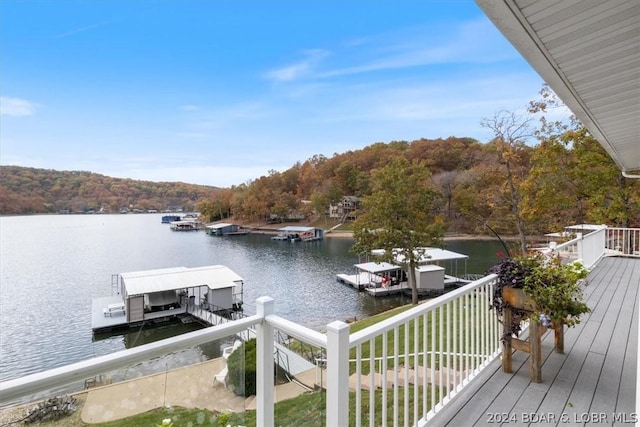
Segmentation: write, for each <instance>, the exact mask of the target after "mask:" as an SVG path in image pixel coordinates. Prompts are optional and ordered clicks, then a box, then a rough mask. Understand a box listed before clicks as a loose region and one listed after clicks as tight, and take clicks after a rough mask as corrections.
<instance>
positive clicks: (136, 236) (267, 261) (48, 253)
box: [0, 214, 501, 380]
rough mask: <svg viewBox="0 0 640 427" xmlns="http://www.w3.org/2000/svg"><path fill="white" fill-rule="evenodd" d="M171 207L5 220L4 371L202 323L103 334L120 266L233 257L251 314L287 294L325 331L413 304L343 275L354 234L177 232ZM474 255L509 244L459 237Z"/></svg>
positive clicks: (0, 299)
mask: <svg viewBox="0 0 640 427" xmlns="http://www.w3.org/2000/svg"><path fill="white" fill-rule="evenodd" d="M160 219H161V215H154V214H148V215H50V216H28V217H3V218H0V249H1V250H0V380H7V379H12V378H16V377H20V376H23V375H25V374H30V373H34V372H39V371H42V370H45V369H50V368H53V367H57V366H61V365H66V364H69V363H73V362H77V361H80V360H85V359H88V358H91V357H94V356H99V355H103V354H108V353H112V352H115V351H118V350H122V349H124V348H130V347H132V346H136V345H140V344H144V343H148V342H152V341H156V340H158V339H162V338H166V337H169V336H173V335H175V334H178V333H182V332H186V331H188V330H192V329H193V328H196V327H197V326H196V325H191V326H185V325H181V324H179V325H166V326H162V327H156V328H152V329H143V330H131V331H130V332H129V333H127V334H120V335H112V336H107V337H100V339H94V337H93V336H92V332H91V314H90V310H91V300H92V298H95V297H101V296H108V295H110V294H111V275H112V274H116V273H123V272H129V271H138V270H149V269H157V268H167V267H176V266H185V267H197V266H203V265H213V264H222V265H226V266H227V267H229V268H231V269H232V270H233V271H235V272H236V273H238V274H239V275H240V276H241V277H242V278H243V279H244V283H245V284H244V302H245V313H247V314H254V313H255V300H256V299H257V298H258V297H260V296H264V295H268V296H271V297H273V298H274V299H275V304H276V313H277V314H279V315H281V316H283V317H286V318H287V319H290V320H293V321H296V322H299V323H301V324H303V325H306V326H308V327H310V328H313V329H316V330H323V329H324V326H325V325H326V324H327V323H330V322H331V321H333V320H344V319H346V318H348V317H353V316H357V317H358V318H361V317H365V316H369V315H371V314H375V313H378V312H381V311H384V310H386V309H389V308H392V307H395V306H398V305H401V304H404V303H407V302H409V300H408V299H406V298H403V297H392V298H372V297H370V296H368V295H367V294H366V293H362V292H357V291H355V290H354V289H352V288H350V287H347V286H345V285H343V284H341V283H338V282H337V281H336V278H335V276H336V274H337V273H351V272H352V271H353V264H354V263H355V262H357V260H356V258H355V257H354V256H353V255H351V254H349V252H348V251H349V248H350V247H351V245H352V243H353V241H352V240H351V239H343V238H327V239H325V240H324V241H321V242H312V243H301V242H299V243H295V244H291V243H288V242H275V241H272V240H270V238H269V236H266V235H248V236H235V237H222V238H221V237H213V236H209V235H207V234H206V233H204V232H173V231H171V230H170V229H169V226H168V225H167V224H162V223H161V221H160ZM448 247H449V248H450V249H452V250H456V251H459V252H463V253H466V254H467V255H469V256H470V260H469V264H468V272H469V273H483V272H484V271H485V270H486V269H487V268H488V267H489V266H490V265H492V264H493V263H494V262H495V260H496V255H495V254H496V252H497V251H499V250H500V249H501V245H500V244H499V242H494V241H489V242H479V241H470V242H469V241H467V242H462V241H456V242H449V243H448ZM222 345H224V343H211V344H210V345H207V346H200V347H198V348H194V349H190V350H185V351H183V352H180V353H177V354H172V355H169V356H166V357H163V358H160V359H159V360H156V361H153V363H152V362H149V363H145V364H141V365H139V366H134V367H131V368H130V369H128V370H127V372H120V373H118V374H116V376H119V377H120V378H126V377H132V376H136V375H140V374H143V373H146V372H148V371H149V370H153V369H156V368H155V367H152V366H149V365H152V364H154V363H155V364H156V365H158V364H159V365H161V367H162V369H165V368H173V367H177V366H180V365H183V364H188V363H195V362H197V361H200V360H206V359H208V358H211V357H216V356H219V354H220V347H221V346H222Z"/></svg>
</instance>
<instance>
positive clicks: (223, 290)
mask: <svg viewBox="0 0 640 427" xmlns="http://www.w3.org/2000/svg"><path fill="white" fill-rule="evenodd" d="M112 292H113V293H114V294H112V295H111V296H110V297H101V298H94V299H93V301H92V308H91V312H92V315H91V328H92V330H93V332H94V333H95V332H105V331H109V330H113V329H118V328H124V327H128V326H137V325H140V324H142V323H143V322H146V321H153V322H158V321H162V320H168V319H170V318H175V317H178V316H187V315H190V316H192V317H196V318H198V319H200V320H202V321H204V322H206V323H211V317H212V316H217V317H220V316H225V315H229V313H231V312H233V311H236V310H239V309H240V308H241V307H242V296H243V279H242V278H241V277H240V276H238V275H237V274H236V273H235V272H233V271H232V270H231V269H229V268H228V267H225V266H222V265H211V266H204V267H194V268H187V267H173V268H164V269H157V270H145V271H135V272H129V273H121V274H116V275H114V276H113V278H112ZM202 313H206V315H205V316H202V315H199V314H202Z"/></svg>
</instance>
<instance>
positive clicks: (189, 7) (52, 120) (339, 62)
mask: <svg viewBox="0 0 640 427" xmlns="http://www.w3.org/2000/svg"><path fill="white" fill-rule="evenodd" d="M541 86H542V80H541V79H540V77H539V76H538V75H537V74H536V73H535V72H534V71H533V70H532V68H531V67H530V66H529V65H528V64H527V63H526V62H525V61H524V59H522V58H521V56H520V55H519V54H518V52H517V51H516V50H515V49H514V48H513V47H512V46H511V45H510V44H509V43H508V42H507V41H506V40H505V39H504V37H503V36H502V35H501V34H500V33H499V32H498V30H496V29H495V27H494V26H493V25H492V24H491V22H490V21H489V20H488V19H487V18H486V17H485V16H484V14H483V13H482V12H481V10H480V9H479V8H478V7H477V6H476V4H475V3H474V2H473V1H471V0H469V1H427V0H419V1H418V0H417V1H395V2H392V1H383V0H378V1H370V0H368V1H359V0H350V1H330V0H325V1H318V0H298V1H279V0H262V1H257V0H255V1H247V0H233V1H232V0H224V1H222V0H208V1H204V0H198V1H193V0H184V1H177V0H159V1H143V0H138V1H119V0H108V1H101V0H90V1H89V0H85V1H61V0H43V1H36V0H33V1H16V0H2V3H1V4H0V95H1V96H2V99H1V102H0V107H1V116H0V119H1V122H0V125H1V126H0V163H1V164H3V165H19V166H28V167H36V168H48V169H56V170H85V171H91V172H96V173H101V174H104V175H108V176H113V177H120V178H133V179H141V180H150V181H183V182H188V183H193V184H203V185H215V186H220V187H229V186H232V185H239V184H242V183H244V182H247V181H249V180H252V179H256V178H259V177H260V176H262V175H266V174H268V171H269V170H278V171H283V170H286V169H288V168H289V167H291V166H292V165H293V164H294V163H295V162H296V161H304V160H306V159H308V158H310V157H312V156H313V155H315V154H323V155H325V156H327V157H331V156H332V155H333V154H334V153H342V152H345V151H349V150H357V149H360V148H363V147H365V146H367V145H371V144H373V143H376V142H390V141H399V140H404V141H412V140H415V139H419V138H439V137H443V138H446V137H448V136H459V137H464V136H468V137H473V138H477V139H478V140H480V141H482V142H486V141H488V140H489V139H490V137H491V134H490V133H489V132H488V131H487V130H486V129H483V128H482V127H481V126H480V121H481V120H482V119H483V118H485V117H491V116H493V115H494V114H495V113H496V112H497V111H499V110H502V109H508V110H519V109H522V108H524V107H525V106H526V104H527V103H528V102H529V101H530V100H533V99H535V98H536V96H537V93H538V91H539V90H540V88H541Z"/></svg>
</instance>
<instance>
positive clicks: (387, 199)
mask: <svg viewBox="0 0 640 427" xmlns="http://www.w3.org/2000/svg"><path fill="white" fill-rule="evenodd" d="M372 189H373V191H372V193H371V195H369V196H366V197H364V198H363V199H362V208H361V210H360V211H359V213H358V219H356V220H355V222H354V224H353V237H354V239H355V244H354V245H353V247H352V249H351V251H352V252H353V253H356V254H364V253H366V254H370V253H371V251H372V250H374V249H383V250H384V255H383V256H382V257H381V259H382V260H384V261H389V262H393V261H396V260H397V259H401V260H404V264H405V267H406V269H407V271H408V278H409V285H410V287H411V294H412V298H411V300H412V303H413V304H417V303H418V289H417V285H416V272H415V270H416V267H418V264H419V260H420V259H421V258H422V257H423V256H424V248H425V247H428V246H436V245H440V244H441V242H442V238H443V236H444V225H443V221H442V219H441V218H440V216H439V215H438V213H437V212H438V206H439V202H440V199H441V197H440V194H439V193H438V192H437V191H436V190H435V189H433V188H432V187H431V186H430V185H429V172H428V171H427V170H426V169H425V168H424V167H423V166H422V165H420V164H417V163H413V164H412V163H410V162H409V161H408V160H406V159H405V158H403V157H398V158H396V159H394V160H393V161H391V162H390V163H389V164H388V165H387V166H385V167H383V168H382V169H379V170H377V171H374V173H373V176H372Z"/></svg>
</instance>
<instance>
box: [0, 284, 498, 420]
mask: <svg viewBox="0 0 640 427" xmlns="http://www.w3.org/2000/svg"><path fill="white" fill-rule="evenodd" d="M494 281H495V275H491V276H487V277H485V278H482V279H480V280H478V281H476V282H473V283H470V284H468V285H465V286H464V287H462V288H460V289H457V290H455V291H452V292H450V293H447V294H445V295H443V296H441V297H439V298H436V299H433V300H431V301H428V302H426V303H424V304H420V305H418V306H416V307H413V308H411V309H409V310H407V311H405V312H403V313H401V314H399V315H396V316H394V317H392V318H389V319H386V320H384V321H382V322H380V323H378V324H375V325H373V326H370V327H368V328H367V329H365V330H362V331H359V332H357V333H354V334H352V335H349V325H347V324H346V323H344V322H339V321H336V322H333V323H331V324H329V325H327V333H326V334H322V333H320V332H317V331H314V330H311V329H309V328H306V327H304V326H301V325H298V324H297V323H294V322H291V321H289V320H287V319H284V318H282V317H280V316H277V315H275V314H274V301H273V299H271V298H269V297H262V298H258V300H257V314H256V315H254V316H249V317H246V318H242V319H239V320H236V321H233V322H228V323H224V324H220V325H216V326H212V327H209V328H206V329H202V330H199V331H195V332H190V333H187V334H183V335H180V336H177V337H173V338H169V339H165V340H162V341H158V342H155V343H151V344H147V345H143V346H140V347H136V348H134V349H129V350H123V351H120V352H117V353H114V354H110V355H106V356H101V357H97V358H94V359H90V360H87V361H82V362H78V363H74V364H71V365H67V366H64V367H61V368H56V369H52V370H49V371H45V372H41V373H36V374H32V375H28V376H25V377H22V378H18V379H14V380H9V381H5V382H3V383H0V404H3V405H4V404H6V403H7V402H12V401H15V400H16V399H19V398H21V397H24V396H30V395H34V394H37V393H42V392H45V391H47V390H52V389H54V388H60V387H63V386H65V385H68V384H73V383H78V382H83V381H84V380H85V379H87V378H90V377H95V376H97V375H100V374H104V373H107V372H110V371H113V370H116V369H121V368H125V367H127V366H130V365H132V364H135V363H139V362H141V361H144V360H148V359H151V358H154V357H159V356H162V355H165V354H168V353H171V352H175V351H178V350H182V349H186V348H190V347H193V346H196V345H200V344H204V343H206V342H210V341H213V340H218V339H223V338H226V337H228V336H232V335H237V334H243V333H244V332H245V331H246V330H247V329H254V328H255V331H256V336H257V354H258V360H257V393H256V402H257V408H256V409H257V424H258V425H260V426H272V425H273V424H274V382H273V372H274V363H273V354H274V334H275V331H281V332H283V333H285V334H287V335H288V336H290V337H293V338H296V339H298V340H299V341H301V342H304V343H307V344H311V345H313V346H315V347H318V348H321V349H326V360H327V363H326V369H327V372H326V390H327V393H326V424H327V425H347V424H348V423H349V421H348V420H349V390H350V386H351V389H352V390H355V391H354V393H353V394H354V395H355V399H356V406H355V407H356V410H355V414H353V415H354V418H355V420H356V423H355V425H356V426H360V425H363V422H367V423H368V421H366V420H374V419H375V420H381V421H380V422H378V421H376V424H378V425H387V420H396V421H395V422H397V420H404V421H403V423H404V424H405V425H409V424H411V425H415V424H419V423H425V422H426V421H427V420H428V419H429V418H430V417H431V416H432V415H433V414H435V413H436V412H437V411H438V410H439V409H440V408H442V407H443V406H444V405H445V404H446V403H447V402H449V401H450V400H451V399H452V398H453V397H454V396H455V395H456V394H457V393H459V392H460V390H461V389H462V387H463V386H464V385H466V384H468V382H469V381H470V380H471V378H473V377H474V376H475V375H477V373H478V372H479V371H480V370H481V369H482V368H483V367H485V366H486V365H487V364H488V363H489V362H490V361H491V360H492V359H493V358H495V357H496V356H497V355H498V354H499V351H500V343H499V335H500V333H499V330H498V323H497V319H496V316H495V313H493V312H490V311H489V306H490V303H491V298H492V295H493V292H492V291H493V283H494ZM351 356H353V357H351ZM350 358H351V359H352V360H350ZM366 374H372V375H370V376H369V377H367V378H368V379H365V375H366ZM366 388H368V389H369V390H375V391H374V392H373V393H368V397H366V401H365V392H364V389H366ZM389 391H392V395H388V393H387V392H389ZM367 402H368V406H369V409H368V410H367V412H366V413H364V407H365V406H366V405H367ZM376 402H381V403H382V406H381V413H376V410H375V408H376ZM388 408H393V409H392V411H393V414H390V413H389V409H388ZM399 408H403V409H402V414H400V413H399V411H400V409H399ZM390 417H392V418H390Z"/></svg>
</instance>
